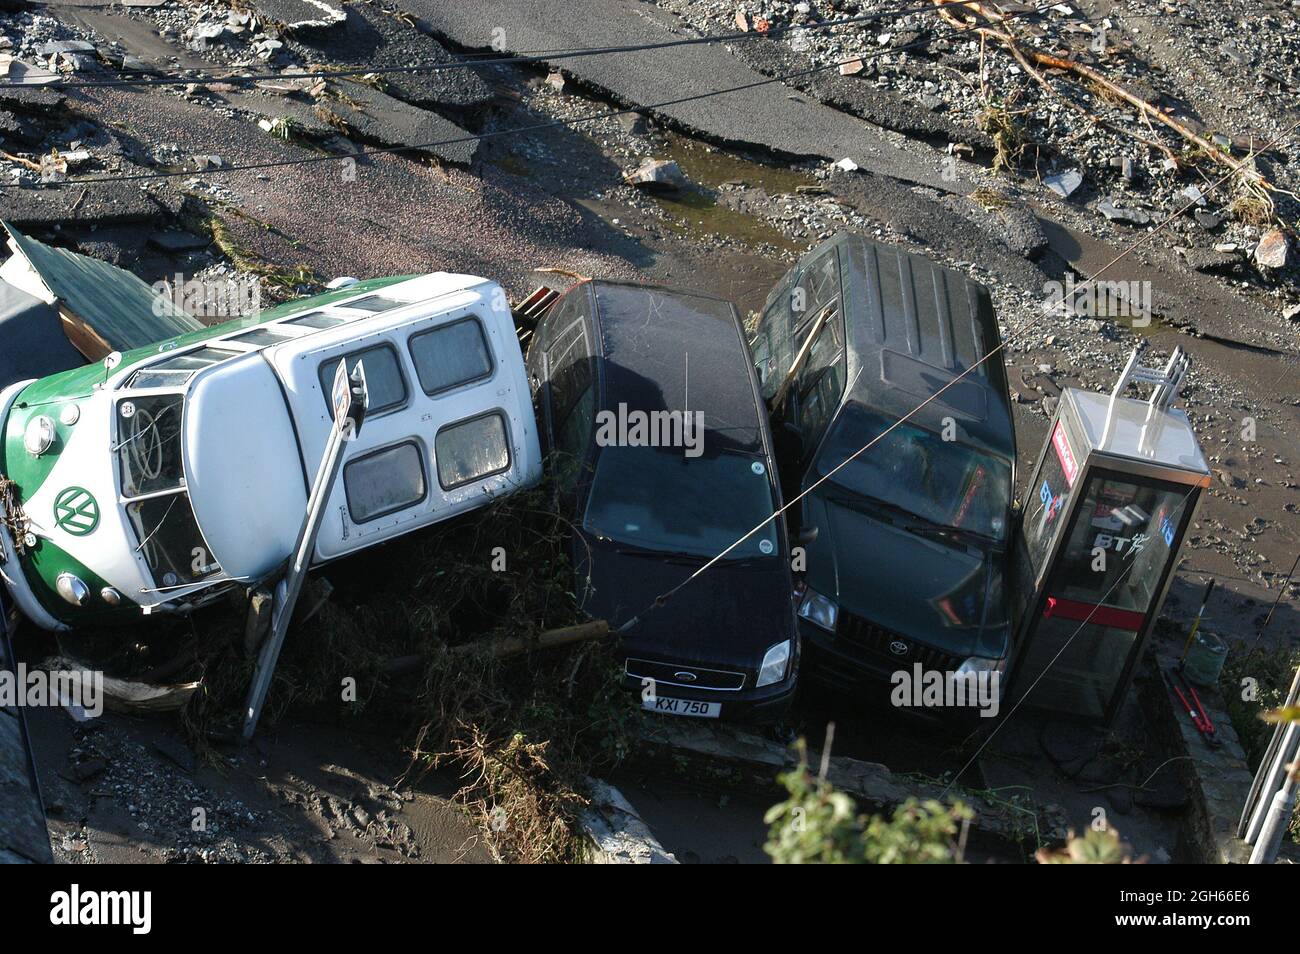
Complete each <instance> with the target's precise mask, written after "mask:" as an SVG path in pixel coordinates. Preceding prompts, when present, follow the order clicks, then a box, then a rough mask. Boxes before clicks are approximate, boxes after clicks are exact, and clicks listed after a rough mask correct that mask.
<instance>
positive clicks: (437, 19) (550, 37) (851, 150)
mask: <svg viewBox="0 0 1300 954" xmlns="http://www.w3.org/2000/svg"><path fill="white" fill-rule="evenodd" d="M398 5H399V6H400V7H401V8H402V9H404V10H406V11H408V12H410V13H411V14H414V15H415V16H418V17H419V18H420V19H421V20H423V21H424V25H425V26H426V27H427V28H429V29H431V30H433V31H434V32H435V33H437V34H440V35H441V36H444V37H446V38H447V39H448V40H450V41H451V42H452V43H455V44H458V45H460V46H462V47H467V48H472V49H487V48H500V46H501V43H504V44H505V47H504V49H505V51H508V52H513V51H521V52H526V51H532V50H555V49H572V48H573V38H574V37H581V38H582V46H584V47H591V46H626V45H631V44H644V43H665V42H669V41H672V40H680V39H684V38H686V37H689V36H691V35H693V34H692V33H691V32H690V31H689V29H688V28H687V27H686V26H685V24H683V23H682V21H681V20H679V19H678V18H677V17H675V16H673V15H672V14H670V13H667V12H665V11H662V10H658V9H656V8H654V7H652V6H650V5H647V4H643V3H633V2H628V0H569V2H567V3H564V4H554V3H546V2H543V0H475V2H474V3H464V2H459V0H398ZM494 39H495V40H497V41H498V42H497V43H496V47H493V42H494ZM754 42H763V41H754ZM555 65H556V66H559V67H561V68H562V69H563V70H564V71H565V72H566V73H568V74H570V75H572V76H574V77H575V78H577V79H578V80H580V81H581V82H583V83H586V84H588V85H589V86H591V87H594V88H596V89H598V90H600V91H602V92H604V93H605V94H607V95H609V96H611V97H612V98H613V99H615V100H617V101H618V102H620V103H623V104H626V105H628V106H637V105H645V104H649V103H658V102H665V101H669V100H675V99H681V98H684V97H688V96H693V95H696V94H699V93H704V92H708V91H711V90H718V89H729V88H732V87H736V86H745V85H748V84H751V83H760V82H763V81H765V80H767V79H768V77H765V76H763V75H762V74H761V73H758V72H756V71H754V70H753V69H751V68H750V67H749V66H747V65H746V64H745V63H744V62H743V61H742V60H741V59H740V58H739V57H737V56H734V55H733V54H732V53H730V52H729V51H728V50H727V49H726V48H725V47H724V46H723V45H721V44H718V43H709V44H701V45H698V46H683V47H672V48H669V49H663V50H642V51H638V52H632V53H620V54H612V55H602V56H588V57H580V58H577V59H566V60H556V61H555ZM652 112H654V113H655V114H656V115H657V116H660V117H661V118H663V119H666V120H669V121H671V122H673V123H676V124H678V125H679V126H681V127H683V128H685V129H686V130H687V131H689V132H691V133H694V134H696V135H699V136H702V137H703V138H705V139H711V140H713V141H716V142H720V143H724V144H727V145H742V146H757V147H760V148H764V149H769V150H773V151H775V152H778V153H782V154H784V155H788V156H815V157H819V158H822V159H826V160H828V161H832V162H836V161H839V160H840V159H844V158H846V157H847V158H850V159H852V160H853V161H854V162H856V163H857V164H858V165H859V166H860V167H862V168H863V169H868V170H870V171H873V172H878V173H884V174H887V175H891V176H894V177H895V178H898V179H903V180H906V181H908V182H915V183H919V184H924V185H928V186H931V187H933V188H936V189H940V190H942V191H944V192H963V193H964V192H966V191H969V189H970V188H971V187H972V186H971V184H970V183H962V182H946V181H944V179H943V176H942V174H941V169H940V153H938V152H936V151H934V150H931V149H929V148H928V147H924V146H918V145H917V144H915V143H912V144H910V145H906V146H904V145H896V143H901V142H902V140H901V137H898V136H895V135H892V134H890V133H887V132H885V131H884V130H882V129H880V128H878V127H876V126H872V125H870V124H869V123H866V122H864V121H862V120H860V119H858V118H856V117H853V116H850V115H848V114H846V113H842V112H840V111H838V110H835V109H831V108H829V107H827V106H823V105H822V104H820V103H817V102H815V101H813V100H812V99H811V98H810V97H809V96H807V95H806V94H804V93H800V92H798V91H797V90H794V89H792V88H790V87H789V86H786V85H784V84H783V83H768V85H765V86H758V87H755V88H752V89H744V90H739V91H737V92H734V93H726V94H723V95H720V96H712V97H709V98H707V99H699V100H694V101H692V102H686V103H679V104H678V105H675V106H666V107H663V108H662V109H656V110H652Z"/></svg>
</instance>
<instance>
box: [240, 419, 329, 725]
mask: <svg viewBox="0 0 1300 954" xmlns="http://www.w3.org/2000/svg"><path fill="white" fill-rule="evenodd" d="M343 447H344V440H343V432H342V429H341V428H340V427H338V426H334V427H331V428H330V436H329V440H328V441H327V442H326V444H325V457H324V458H323V459H322V460H321V463H320V470H319V471H318V472H317V473H316V480H315V482H314V483H313V484H312V490H311V496H310V497H309V498H308V500H307V514H306V516H305V517H304V518H303V522H302V529H301V530H300V531H299V532H298V545H297V546H296V547H295V549H294V554H293V560H292V562H291V563H290V564H289V570H288V572H287V573H286V574H285V576H284V579H283V580H281V581H280V583H279V584H278V585H277V586H276V588H275V602H274V605H273V606H272V608H271V632H270V633H269V634H267V637H266V641H265V642H264V643H263V644H262V651H261V653H260V654H259V655H258V658H257V669H256V670H255V672H254V675H253V684H252V686H250V687H249V690H248V704H247V705H246V706H245V707H244V738H245V739H251V738H252V737H253V733H254V732H255V731H257V720H258V719H260V718H261V716H262V706H263V705H264V704H265V703H266V693H267V691H268V690H269V689H270V688H271V679H272V677H273V676H274V675H275V664H276V662H277V661H278V660H279V658H280V648H281V647H282V646H283V645H284V636H285V633H286V632H288V630H289V620H290V619H292V618H293V609H294V605H295V604H296V603H297V602H298V596H299V594H300V593H301V592H302V584H303V581H304V580H306V578H307V570H308V569H309V568H310V567H311V554H312V551H313V550H315V548H316V536H317V534H318V533H319V532H320V525H321V520H322V518H323V517H324V515H325V503H326V501H328V500H329V496H330V491H331V490H332V489H333V488H334V480H335V478H336V477H337V476H338V472H339V465H340V464H341V463H342V461H343Z"/></svg>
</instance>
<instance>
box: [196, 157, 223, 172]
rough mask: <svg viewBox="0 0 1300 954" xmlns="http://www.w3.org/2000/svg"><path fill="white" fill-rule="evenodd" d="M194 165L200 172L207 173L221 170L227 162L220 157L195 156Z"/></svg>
mask: <svg viewBox="0 0 1300 954" xmlns="http://www.w3.org/2000/svg"><path fill="white" fill-rule="evenodd" d="M193 163H194V168H195V169H197V170H198V171H200V172H205V171H207V170H209V169H220V168H221V167H222V166H224V165H225V164H226V160H224V159H222V158H221V157H220V156H212V155H209V156H194V157H193Z"/></svg>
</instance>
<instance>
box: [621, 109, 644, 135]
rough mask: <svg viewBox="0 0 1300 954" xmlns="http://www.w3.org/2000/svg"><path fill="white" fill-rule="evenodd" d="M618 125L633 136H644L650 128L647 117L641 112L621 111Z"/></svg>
mask: <svg viewBox="0 0 1300 954" xmlns="http://www.w3.org/2000/svg"><path fill="white" fill-rule="evenodd" d="M618 125H619V127H620V128H621V129H622V130H623V131H624V132H625V133H630V134H631V135H633V136H644V135H645V134H646V129H647V128H648V126H647V123H646V118H645V117H644V116H642V115H641V114H640V113H619V114H618Z"/></svg>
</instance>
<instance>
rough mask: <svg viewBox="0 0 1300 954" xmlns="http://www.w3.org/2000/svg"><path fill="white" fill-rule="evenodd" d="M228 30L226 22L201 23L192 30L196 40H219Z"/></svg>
mask: <svg viewBox="0 0 1300 954" xmlns="http://www.w3.org/2000/svg"><path fill="white" fill-rule="evenodd" d="M225 32H226V25H225V24H224V23H200V24H198V25H197V26H196V27H195V28H194V29H193V30H192V31H191V34H190V35H191V36H193V37H194V39H195V40H219V39H221V37H222V35H223V34H225Z"/></svg>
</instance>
